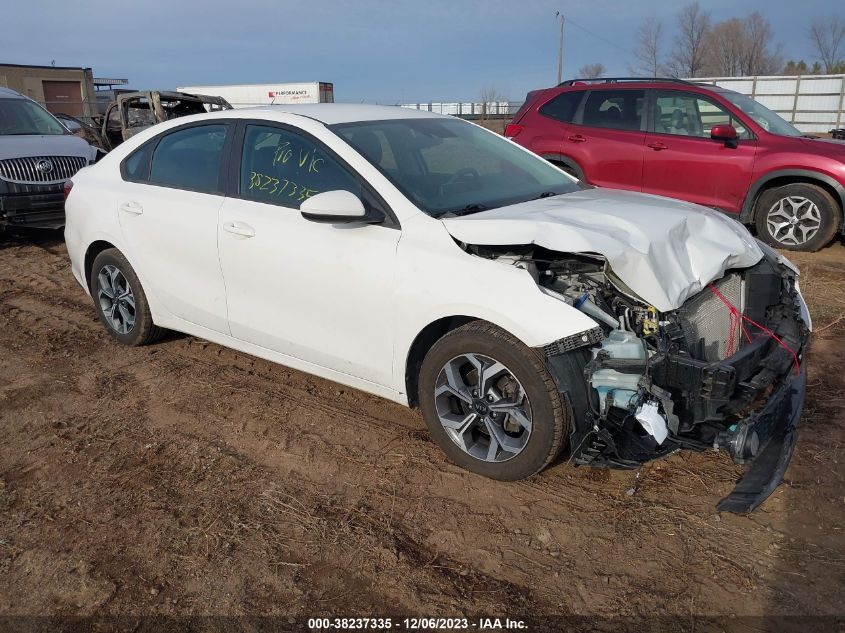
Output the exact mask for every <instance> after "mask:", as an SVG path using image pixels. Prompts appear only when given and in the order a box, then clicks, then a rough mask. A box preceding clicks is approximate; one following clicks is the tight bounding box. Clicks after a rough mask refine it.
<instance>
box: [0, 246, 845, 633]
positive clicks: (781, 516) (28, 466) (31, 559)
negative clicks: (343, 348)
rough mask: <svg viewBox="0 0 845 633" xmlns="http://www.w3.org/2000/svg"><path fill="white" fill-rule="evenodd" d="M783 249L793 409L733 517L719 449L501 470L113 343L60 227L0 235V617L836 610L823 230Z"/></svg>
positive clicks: (266, 376)
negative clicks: (800, 313) (804, 319)
mask: <svg viewBox="0 0 845 633" xmlns="http://www.w3.org/2000/svg"><path fill="white" fill-rule="evenodd" d="M793 259H794V260H795V261H796V263H798V264H799V265H801V266H802V269H803V277H802V279H803V280H802V288H803V290H804V291H805V294H806V295H807V297H808V301H809V304H810V309H811V312H812V315H813V317H814V319H815V326H816V329H817V333H816V335H815V339H814V341H813V343H812V348H811V352H810V354H809V356H808V357H807V359H806V365H807V366H808V368H809V394H808V403H807V408H806V410H805V414H804V418H803V421H802V426H801V430H800V437H799V441H798V446H797V449H796V452H795V456H794V458H793V460H792V464H791V466H790V468H789V470H788V472H787V476H786V481H785V482H784V484H783V485H782V486H781V487H780V488H779V489H778V490H777V491H776V493H775V494H774V495H773V496H772V497H771V498H770V499H769V500H768V501H767V502H766V503H765V504H764V505H763V506H762V507H761V508H760V509H759V510H758V511H756V512H755V513H753V514H751V515H750V516H736V515H732V514H721V515H719V514H717V513H716V512H715V510H714V506H715V504H716V503H717V501H718V500H719V499H720V498H721V497H723V496H724V495H725V494H727V493H728V492H729V491H730V489H731V488H732V485H733V482H734V481H735V480H736V478H737V477H738V475H739V474H740V473H741V469H740V468H739V467H736V466H734V465H733V464H732V463H731V461H730V459H729V458H728V457H727V456H726V455H725V454H723V453H716V452H707V453H684V454H676V455H674V456H671V457H670V458H668V459H666V460H663V461H661V462H658V463H653V464H650V465H648V466H646V467H644V468H642V469H641V470H639V471H635V472H622V471H612V472H608V471H601V470H594V469H586V468H574V467H571V466H568V465H566V464H557V465H555V466H553V467H552V468H550V469H548V470H547V471H545V472H544V473H542V474H541V475H540V476H538V477H536V478H534V479H532V480H530V481H525V482H519V483H499V482H495V481H491V480H487V479H484V478H482V477H480V476H476V475H473V474H470V473H467V472H464V471H462V470H460V469H458V468H457V467H456V466H454V465H452V464H450V463H449V462H447V461H446V459H445V458H444V456H443V455H442V454H441V452H440V451H439V450H438V448H437V447H436V446H435V445H434V444H433V443H432V441H431V440H430V439H429V438H428V436H427V433H426V431H425V428H424V425H423V422H422V420H421V418H420V416H419V414H418V413H417V412H415V411H411V410H408V409H405V408H403V407H401V406H399V405H396V404H392V403H389V402H386V401H384V400H381V399H379V398H376V397H373V396H369V395H367V394H364V393H361V392H358V391H355V390H353V389H349V388H346V387H341V386H339V385H337V384H334V383H331V382H327V381H324V380H321V379H318V378H314V377H311V376H308V375H305V374H302V373H300V372H297V371H292V370H289V369H286V368H284V367H281V366H277V365H273V364H270V363H268V362H265V361H262V360H258V359H255V358H252V357H250V356H247V355H244V354H241V353H237V352H233V351H230V350H227V349H224V348H221V347H219V346H217V345H214V344H211V343H208V342H206V341H203V340H200V339H196V338H192V337H188V336H181V335H175V334H174V335H171V336H168V337H167V338H166V339H165V340H164V341H162V342H161V343H158V344H156V345H153V346H150V347H144V348H137V349H135V348H133V349H127V348H123V347H120V346H118V345H117V344H116V343H115V342H113V341H112V340H111V339H110V338H109V337H108V336H107V335H106V333H105V332H104V331H103V329H102V328H101V326H100V325H99V323H98V321H97V319H96V317H95V313H94V309H93V306H92V304H91V301H90V299H88V298H87V297H86V296H85V295H84V293H83V292H82V290H81V289H80V288H79V287H78V286H77V285H76V282H75V281H74V280H73V278H72V276H71V273H70V270H69V264H68V259H67V255H66V252H65V247H64V243H63V241H62V240H61V236H60V235H51V236H48V237H42V238H37V239H36V238H21V239H13V240H8V239H7V240H6V241H3V242H2V243H0V616H21V615H57V616H91V615H93V616H110V615H117V614H121V615H149V614H159V615H166V616H185V615H228V616H241V615H251V616H265V615H277V616H283V619H282V620H281V621H282V622H289V623H290V624H291V626H292V627H294V628H301V627H302V626H304V624H303V623H304V622H305V618H307V617H312V616H349V615H361V616H376V615H388V614H393V615H396V614H405V615H416V616H436V615H444V616H445V615H453V616H454V615H459V614H467V615H469V614H483V615H497V616H500V617H505V616H519V615H526V614H534V615H551V614H555V615H578V616H591V617H592V616H596V617H608V618H634V619H636V618H642V617H650V616H654V615H656V614H659V615H663V616H667V615H669V616H671V615H675V616H690V615H702V614H703V615H711V616H716V615H717V616H726V617H727V618H736V619H737V620H736V621H741V620H742V616H749V615H750V616H767V617H768V618H770V619H771V620H770V621H777V620H778V617H779V616H781V615H793V616H795V615H801V616H820V615H827V616H837V615H838V616H841V615H843V614H845V607H843V603H845V551H844V550H845V547H843V544H845V534H843V530H845V497H844V496H843V495H845V487H843V475H845V468H843V460H845V454H843V443H845V415H843V411H845V400H843V396H844V395H845V393H843V392H845V372H843V362H842V357H843V352H845V345H843V343H842V339H841V338H840V337H842V336H843V335H845V247H843V246H842V244H837V245H834V246H832V247H829V248H827V249H825V250H823V251H822V252H820V253H817V254H813V255H798V256H795V257H794V258H793ZM755 622H756V621H755ZM749 626H750V628H748V629H743V630H749V631H752V630H753V631H757V630H764V627H763V628H761V626H760V624H759V623H757V624H754V625H749ZM0 628H2V627H0ZM801 628H803V627H801ZM537 630H539V629H537ZM808 630H809V629H808Z"/></svg>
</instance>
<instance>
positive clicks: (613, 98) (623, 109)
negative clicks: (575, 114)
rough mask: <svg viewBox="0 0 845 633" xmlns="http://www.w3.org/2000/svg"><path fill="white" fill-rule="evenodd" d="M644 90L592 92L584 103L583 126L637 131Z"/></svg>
mask: <svg viewBox="0 0 845 633" xmlns="http://www.w3.org/2000/svg"><path fill="white" fill-rule="evenodd" d="M644 106H645V90H594V91H592V92H590V94H589V96H588V97H587V101H586V102H585V103H584V114H583V118H582V123H583V125H589V126H591V127H604V128H612V129H616V130H639V129H640V128H641V124H642V114H643V107H644Z"/></svg>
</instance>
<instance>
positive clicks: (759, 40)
mask: <svg viewBox="0 0 845 633" xmlns="http://www.w3.org/2000/svg"><path fill="white" fill-rule="evenodd" d="M742 30H743V33H744V36H745V46H744V52H743V59H742V68H741V70H742V73H743V74H744V75H771V74H774V73H776V72H777V71H778V69H779V68H780V67H781V64H782V63H783V60H782V59H781V56H780V53H779V47H778V46H776V45H774V44H773V43H772V37H773V33H772V25H771V24H770V23H769V21H768V20H767V19H766V18H764V17H763V16H762V15H761V14H760V13H759V12H757V11H755V12H754V13H751V14H750V15H748V16H747V17H746V18H745V19H744V20H743V21H742Z"/></svg>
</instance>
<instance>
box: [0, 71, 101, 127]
mask: <svg viewBox="0 0 845 633" xmlns="http://www.w3.org/2000/svg"><path fill="white" fill-rule="evenodd" d="M0 86H4V87H6V88H11V89H12V90H15V91H17V92H20V93H21V94H22V95H25V96H27V97H29V98H30V99H33V100H35V101H37V102H38V103H40V104H41V105H43V106H44V107H46V108H47V109H48V110H49V111H50V112H53V113H56V114H60V113H61V114H70V115H72V116H77V117H79V116H85V117H88V116H94V115H96V114H97V97H96V94H95V93H94V75H93V73H92V72H91V69H90V68H73V67H68V66H22V65H18V64H0Z"/></svg>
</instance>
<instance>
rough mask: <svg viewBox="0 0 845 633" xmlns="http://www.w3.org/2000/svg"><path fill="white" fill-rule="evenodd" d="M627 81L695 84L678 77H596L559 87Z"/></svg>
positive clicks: (574, 80) (567, 81)
mask: <svg viewBox="0 0 845 633" xmlns="http://www.w3.org/2000/svg"><path fill="white" fill-rule="evenodd" d="M626 81H632V82H637V81H642V82H666V81H669V82H672V83H676V84H688V85H691V84H692V83H693V82H691V81H686V80H684V79H678V78H676V77H596V78H594V79H567V80H566V81H561V82H560V83H559V84H558V86H574V85H575V84H576V83H585V84H587V83H594V84H595V83H598V84H615V83H621V82H626Z"/></svg>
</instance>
